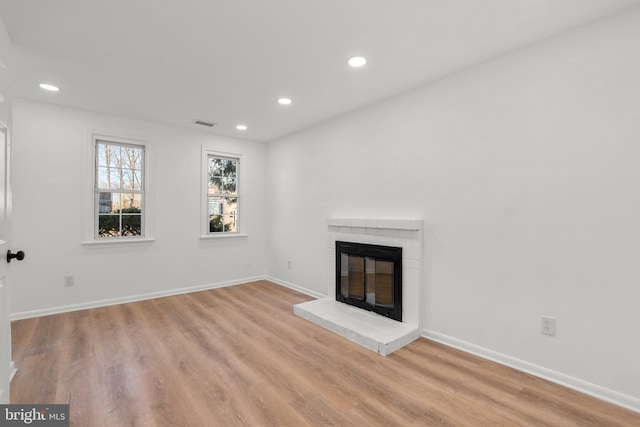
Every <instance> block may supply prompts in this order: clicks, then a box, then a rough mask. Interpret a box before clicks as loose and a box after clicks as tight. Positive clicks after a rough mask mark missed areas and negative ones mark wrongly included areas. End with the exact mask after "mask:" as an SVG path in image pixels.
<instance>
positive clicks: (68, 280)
mask: <svg viewBox="0 0 640 427" xmlns="http://www.w3.org/2000/svg"><path fill="white" fill-rule="evenodd" d="M74 284H75V283H74V280H73V274H66V275H65V276H64V285H65V286H73V285H74Z"/></svg>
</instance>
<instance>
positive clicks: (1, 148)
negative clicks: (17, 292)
mask: <svg viewBox="0 0 640 427" xmlns="http://www.w3.org/2000/svg"><path fill="white" fill-rule="evenodd" d="M9 150H10V147H9V144H8V139H7V127H6V126H5V125H4V124H3V123H1V122H0V404H6V403H9V381H10V378H11V374H12V372H11V371H12V367H11V365H12V363H11V323H10V321H9V289H8V286H7V281H6V276H7V269H8V266H9V265H10V264H9V263H7V261H6V260H5V258H6V256H7V255H6V254H7V251H9V250H10V249H11V246H10V243H9V240H10V235H11V233H10V227H11V221H10V220H11V189H10V187H9V174H8V171H9V159H10V158H11V156H10V153H9Z"/></svg>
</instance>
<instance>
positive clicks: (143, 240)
mask: <svg viewBox="0 0 640 427" xmlns="http://www.w3.org/2000/svg"><path fill="white" fill-rule="evenodd" d="M99 141H102V142H106V143H112V144H114V145H120V146H136V147H141V148H142V149H143V158H142V161H141V167H142V179H141V183H140V186H141V190H135V191H126V190H124V189H123V190H121V191H120V192H121V193H139V194H142V203H141V207H142V212H141V214H140V216H141V218H140V235H139V236H112V237H100V236H99V234H98V230H99V228H98V227H99V221H98V216H99V203H100V201H99V197H100V196H99V194H100V191H99V187H98V151H97V147H98V143H99ZM90 142H91V143H90V149H88V150H87V157H90V160H89V159H88V160H89V161H88V162H87V163H85V164H86V165H87V166H88V167H87V178H88V179H87V181H88V184H89V185H87V190H88V192H87V193H86V194H87V203H86V204H85V209H86V215H87V216H86V217H85V218H87V222H86V226H85V233H84V235H85V239H84V241H83V242H82V244H83V245H84V246H88V247H111V246H114V245H115V246H128V245H139V244H150V243H153V242H154V241H155V239H154V238H152V237H151V233H150V224H151V217H152V212H150V211H149V206H151V205H152V200H151V199H152V196H151V192H150V191H149V181H150V164H151V161H150V158H151V150H150V144H149V141H148V140H147V139H145V138H139V137H123V136H116V135H114V134H113V133H111V132H90ZM88 145H89V144H88ZM89 218H90V219H89Z"/></svg>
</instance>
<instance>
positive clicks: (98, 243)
mask: <svg viewBox="0 0 640 427" xmlns="http://www.w3.org/2000/svg"><path fill="white" fill-rule="evenodd" d="M155 241H156V239H152V238H148V237H144V238H135V237H134V238H129V239H110V240H86V241H84V242H82V246H85V247H87V248H113V247H122V246H147V245H152V244H153V242H155Z"/></svg>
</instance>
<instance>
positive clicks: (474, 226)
mask: <svg viewBox="0 0 640 427" xmlns="http://www.w3.org/2000/svg"><path fill="white" fill-rule="evenodd" d="M638 76H640V9H639V8H635V9H633V10H632V11H630V12H627V13H625V14H624V15H618V16H616V17H613V18H609V19H607V20H605V21H601V22H599V23H596V24H594V25H591V26H588V27H584V28H581V29H579V30H577V31H574V32H571V33H568V34H565V35H563V36H562V37H559V38H555V39H551V40H547V41H545V42H544V43H540V44H538V45H535V46H530V47H528V48H526V49H523V50H520V51H517V52H514V53H511V54H508V55H503V56H501V57H498V58H495V59H493V60H491V61H488V62H485V63H483V64H481V65H479V66H476V67H474V68H472V69H468V70H465V71H464V72H460V73H458V74H456V75H453V76H450V77H449V78H446V79H442V80H440V81H437V82H435V83H432V84H430V85H427V86H425V87H422V88H420V89H418V90H415V91H411V92H409V93H406V94H404V95H401V96H398V97H396V98H394V99H390V100H387V101H385V102H382V103H379V104H376V105H373V106H370V107H368V108H366V109H362V110H359V111H356V112H353V113H351V114H348V115H345V116H342V117H340V118H337V119H335V120H332V121H330V122H328V123H325V124H322V125H319V126H316V127H313V128H310V129H308V130H306V131H303V132H300V133H298V134H295V135H292V136H289V137H287V138H283V139H281V140H279V141H275V142H272V143H270V144H269V148H268V165H269V167H268V171H267V176H268V182H269V188H270V189H271V192H270V197H269V199H268V209H267V210H268V211H269V212H270V213H271V215H272V217H271V222H272V233H271V235H270V248H271V249H270V251H269V258H268V272H269V274H270V275H271V276H273V277H274V278H276V279H278V280H280V281H283V282H289V283H292V284H295V285H297V286H301V287H305V288H307V289H310V290H312V291H314V292H320V293H325V283H326V280H327V277H326V274H327V273H326V272H327V268H326V265H325V263H326V262H327V256H326V245H327V239H328V233H327V226H326V224H325V220H326V219H327V218H330V217H341V218H343V217H364V218H423V219H424V222H425V229H426V230H425V235H424V240H425V258H424V265H425V269H426V272H425V277H424V282H425V283H424V285H425V291H426V292H424V294H425V299H426V300H425V302H424V306H425V307H426V309H425V310H424V312H423V313H422V316H423V319H422V320H423V325H425V328H426V333H432V334H434V335H438V336H441V337H448V338H450V339H451V341H456V340H458V341H459V342H461V343H465V345H466V346H467V347H473V346H474V345H476V346H480V347H482V348H485V349H488V350H491V351H495V352H497V353H499V354H501V355H503V356H505V357H510V358H515V360H519V361H523V362H524V363H525V364H527V363H528V364H531V365H534V366H537V367H541V368H548V369H551V370H553V371H555V372H556V373H560V374H562V375H565V376H568V377H570V378H575V379H578V382H579V381H585V382H587V383H589V384H594V385H596V386H598V387H602V388H604V389H608V390H610V391H612V393H610V396H611V395H615V393H616V392H619V393H622V394H623V395H624V396H623V400H624V399H626V402H627V403H629V405H630V406H633V405H637V409H638V410H640V364H639V363H638V361H639V360H640V340H639V339H638V334H639V333H640V332H639V329H638V328H639V325H640V309H638V304H639V301H640V261H639V260H640V243H639V242H640V78H638ZM288 261H291V269H289V268H288V266H287V262H288ZM542 314H545V315H550V316H553V317H555V318H557V336H556V337H555V338H551V337H548V336H543V335H541V334H540V316H541V315H542Z"/></svg>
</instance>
